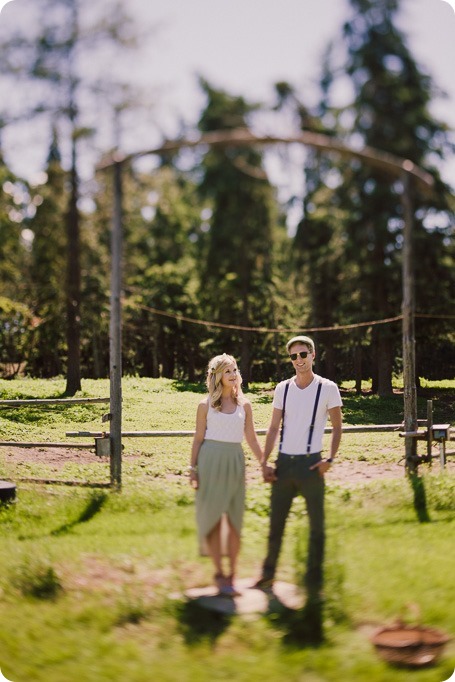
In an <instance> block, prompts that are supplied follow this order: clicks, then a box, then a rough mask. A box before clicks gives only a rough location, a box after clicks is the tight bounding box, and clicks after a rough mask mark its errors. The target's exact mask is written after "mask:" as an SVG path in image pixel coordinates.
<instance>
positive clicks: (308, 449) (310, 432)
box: [279, 379, 322, 454]
mask: <svg viewBox="0 0 455 682" xmlns="http://www.w3.org/2000/svg"><path fill="white" fill-rule="evenodd" d="M290 383H291V379H288V380H287V381H286V386H285V387H284V396H283V414H282V415H281V434H280V447H279V452H281V446H282V445H283V436H284V412H285V409H286V398H287V396H288V391H289V384H290ZM321 388H322V382H321V381H319V382H318V388H317V391H316V398H315V399H314V408H313V416H312V417H311V424H310V430H309V433H308V443H307V446H306V451H307V454H309V453H310V450H311V441H312V440H313V431H314V423H315V421H316V412H317V409H318V405H319V397H320V395H321Z"/></svg>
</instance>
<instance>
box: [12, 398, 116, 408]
mask: <svg viewBox="0 0 455 682" xmlns="http://www.w3.org/2000/svg"><path fill="white" fill-rule="evenodd" d="M109 400H110V398H30V399H27V400H0V407H24V406H26V405H30V406H35V407H40V406H41V405H82V404H84V403H108V402H109Z"/></svg>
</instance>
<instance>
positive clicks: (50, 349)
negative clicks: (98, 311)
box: [27, 130, 67, 377]
mask: <svg viewBox="0 0 455 682" xmlns="http://www.w3.org/2000/svg"><path fill="white" fill-rule="evenodd" d="M45 177H46V182H45V184H43V185H41V186H38V187H37V188H36V191H37V194H36V203H37V209H36V214H35V216H34V218H33V219H32V220H31V221H30V229H31V230H32V232H33V241H32V243H31V249H30V273H29V275H30V284H29V291H28V296H27V299H28V300H29V301H30V305H31V306H32V308H33V311H34V315H35V316H36V318H37V319H38V320H39V325H38V327H37V329H36V333H35V343H34V346H33V351H32V353H31V355H30V358H29V362H28V366H27V372H28V373H29V374H32V375H33V376H39V377H53V376H56V375H59V374H63V370H64V366H65V365H64V361H63V358H64V357H65V355H66V352H65V351H66V349H65V333H64V325H62V321H63V320H64V319H65V314H66V311H65V298H66V297H65V287H64V285H63V283H64V281H65V253H66V251H67V248H66V231H65V224H64V220H63V216H64V211H65V206H66V204H67V190H66V178H67V173H66V172H65V171H64V170H63V168H62V166H61V156H60V150H59V145H58V139H57V132H56V130H54V131H53V137H52V142H51V146H50V149H49V155H48V159H47V167H46V173H45Z"/></svg>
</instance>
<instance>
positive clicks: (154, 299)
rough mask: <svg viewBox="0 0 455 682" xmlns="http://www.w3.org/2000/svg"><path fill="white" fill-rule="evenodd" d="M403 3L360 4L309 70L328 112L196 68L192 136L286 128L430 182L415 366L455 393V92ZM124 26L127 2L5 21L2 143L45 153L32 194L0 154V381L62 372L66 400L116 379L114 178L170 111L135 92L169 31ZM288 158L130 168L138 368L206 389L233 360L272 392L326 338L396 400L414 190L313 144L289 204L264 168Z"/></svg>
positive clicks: (131, 349)
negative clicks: (292, 359)
mask: <svg viewBox="0 0 455 682" xmlns="http://www.w3.org/2000/svg"><path fill="white" fill-rule="evenodd" d="M402 5H403V2H402V0H375V1H374V2H372V1H371V0H349V2H348V3H347V5H346V17H345V19H344V20H343V21H342V22H341V24H340V27H339V31H338V34H336V35H334V36H333V40H331V41H328V42H327V47H326V49H325V51H324V53H323V54H322V55H321V58H320V60H319V61H318V62H317V63H315V67H314V74H313V81H314V83H315V84H317V93H318V96H317V98H314V97H313V98H312V101H309V98H308V97H307V94H306V93H305V92H303V93H302V92H301V91H300V89H299V88H298V87H297V86H296V85H295V83H293V82H291V81H288V80H286V79H282V80H280V81H279V82H276V83H274V84H273V83H271V91H272V93H273V94H272V96H271V98H270V100H269V101H255V100H254V99H251V100H250V99H249V98H247V97H245V96H244V95H243V94H239V93H238V92H231V91H228V90H226V89H223V88H220V87H219V86H218V85H216V84H215V83H213V82H212V81H211V80H209V79H208V78H207V77H206V76H205V75H204V73H201V74H199V88H200V94H201V101H202V106H201V110H200V112H199V116H198V120H191V121H188V120H185V121H182V123H181V126H180V130H179V131H178V135H177V136H179V137H193V138H194V137H195V136H196V135H198V134H201V133H205V132H211V131H216V130H231V129H236V128H245V127H246V128H249V129H251V130H253V131H254V130H255V129H258V127H259V128H260V127H261V126H262V127H263V126H264V125H265V123H264V122H265V121H267V125H268V126H272V128H271V129H275V128H274V126H275V123H274V122H276V128H277V129H280V126H281V129H282V127H283V125H285V126H287V130H288V133H289V135H291V134H296V133H298V132H299V131H312V132H317V133H322V134H324V135H327V136H329V137H332V138H335V139H337V140H339V141H341V142H343V143H345V144H347V145H350V146H353V147H355V148H357V149H359V148H362V147H363V146H365V145H369V146H371V147H374V148H376V149H379V150H381V151H385V152H389V153H393V154H395V155H397V156H399V157H402V158H406V159H410V160H412V161H413V162H414V163H416V164H418V165H419V166H421V167H423V168H425V169H426V170H427V171H429V172H430V173H431V175H432V176H433V178H434V182H435V185H434V191H433V192H432V194H431V195H423V194H422V193H420V192H417V191H415V192H414V193H413V203H414V225H413V236H414V262H415V269H416V291H415V295H416V311H415V313H416V318H415V319H416V366H417V374H418V377H425V378H427V379H442V378H451V377H453V376H454V375H455V344H454V341H455V331H454V319H455V316H454V315H453V299H454V296H453V294H454V291H455V268H454V239H453V236H454V221H453V216H454V207H455V203H454V197H453V192H452V188H451V187H450V185H449V184H448V183H447V181H445V180H444V179H443V176H442V175H441V167H442V164H443V162H444V161H446V160H448V159H450V158H453V152H454V136H453V131H452V130H451V128H450V126H449V124H448V123H447V121H444V120H439V119H438V118H437V117H436V116H435V115H434V114H433V113H432V105H433V103H434V101H435V100H437V99H438V98H441V97H442V96H443V93H442V92H441V91H440V89H439V87H438V84H437V83H436V82H435V81H434V79H433V78H432V77H431V76H430V74H429V73H428V72H427V70H426V69H425V68H423V67H422V66H420V65H419V63H418V62H417V60H416V59H415V58H414V56H413V54H412V53H411V51H410V48H409V47H408V41H407V38H406V35H405V33H404V32H403V31H402V30H401V29H400V28H399V27H398V21H397V17H398V16H399V11H400V8H401V6H402ZM107 7H108V9H109V11H108V12H107V11H106V8H107ZM9 8H11V13H10V14H9V15H8V16H9V19H8V22H5V21H4V13H5V12H6V11H7V10H8V11H9ZM13 10H14V12H15V14H13ZM128 12H129V8H128V6H127V3H125V2H123V3H122V2H109V3H106V2H102V3H95V4H94V3H89V2H87V0H35V1H34V2H31V0H15V2H14V3H9V5H7V7H6V8H5V10H3V12H2V21H1V23H0V86H1V89H2V92H9V93H11V96H9V97H4V98H3V99H2V102H1V104H0V130H1V132H2V138H0V143H1V140H3V139H5V140H8V139H9V138H8V135H10V134H14V131H16V133H15V134H16V135H17V134H19V135H21V131H22V132H23V131H24V130H25V128H24V126H25V127H26V129H27V130H30V129H31V128H32V129H33V130H37V131H41V133H40V134H43V133H42V131H43V130H44V131H45V133H44V134H45V135H46V136H47V138H48V145H47V146H48V152H47V157H46V162H45V164H44V167H43V172H42V173H41V174H40V176H39V177H38V178H37V179H36V180H33V181H32V180H30V179H28V178H26V177H21V176H19V175H17V174H16V173H15V172H13V170H12V167H13V166H14V164H13V163H11V162H10V160H9V156H14V151H13V152H11V151H10V152H9V156H8V155H7V154H5V153H3V152H2V147H1V145H0V188H1V189H0V287H1V289H0V368H1V371H2V375H3V376H4V377H14V376H16V375H18V374H24V373H25V374H27V375H30V376H34V377H53V376H59V375H66V377H67V385H66V393H67V394H68V395H72V394H74V393H75V392H76V391H77V390H79V389H80V386H81V378H83V377H93V378H99V377H105V376H108V374H109V297H110V292H109V288H110V275H109V270H110V231H111V223H112V210H113V196H112V175H111V172H110V171H106V170H101V169H100V167H101V165H102V161H103V159H104V158H106V156H107V155H108V154H109V153H110V152H111V151H112V150H113V149H114V148H117V149H120V150H122V149H123V148H124V144H123V140H124V139H125V131H126V130H132V129H134V130H136V129H137V130H139V131H141V130H144V123H147V122H150V120H151V119H152V120H153V111H154V104H155V103H156V101H157V100H159V97H160V94H159V91H155V90H154V89H153V88H151V87H144V85H143V84H142V85H141V84H140V83H139V82H138V81H137V80H136V79H135V77H134V75H135V71H137V64H138V63H140V60H141V54H142V55H144V52H141V50H143V49H144V46H145V45H147V44H150V41H153V40H154V39H156V36H157V35H159V32H160V30H161V29H160V26H159V25H153V26H148V25H147V24H146V22H142V23H141V22H138V21H137V20H136V21H135V20H134V19H133V16H129V15H128ZM302 30H303V29H302ZM253 45H254V37H253V36H252V46H253ZM272 86H273V87H272ZM340 87H342V88H343V89H344V92H349V97H345V98H344V101H343V103H342V104H340V102H339V98H337V92H339V90H340ZM283 122H285V123H283ZM145 129H146V128H145ZM142 143H143V144H145V145H148V143H149V141H148V138H147V136H146V134H142ZM151 146H153V145H151ZM19 148H20V145H19ZM136 149H137V148H136ZM271 156H272V157H273V158H272V162H271V161H270V159H271ZM293 158H295V156H294V157H293V155H292V151H290V149H289V147H288V146H286V145H283V146H282V147H281V148H278V149H277V148H275V149H274V150H267V149H266V148H264V147H259V146H257V147H251V148H237V149H233V148H231V149H225V150H220V149H207V148H200V149H196V150H192V151H188V150H186V151H184V152H180V153H178V154H172V155H171V154H169V155H161V156H160V157H159V158H155V159H154V160H153V162H152V163H151V164H150V162H149V164H148V165H147V163H144V160H141V161H138V162H136V163H132V164H129V165H128V166H125V167H124V168H125V172H124V188H123V199H124V254H123V292H124V294H123V371H124V373H125V374H131V375H137V376H150V377H159V376H163V377H168V378H177V379H185V380H189V381H196V380H199V379H200V378H201V377H202V376H203V373H204V370H205V367H206V363H207V359H208V358H209V357H210V356H212V355H214V354H216V353H218V352H222V351H226V352H229V353H232V354H233V355H235V356H236V357H237V358H238V359H239V363H240V367H241V371H242V375H243V377H244V381H245V383H248V382H249V381H253V380H254V381H270V380H273V381H276V380H278V379H281V378H283V376H284V375H285V372H286V364H285V363H286V360H285V359H284V357H283V346H284V342H285V340H286V338H287V337H288V336H289V334H292V333H294V332H297V331H302V332H308V333H310V334H311V335H312V336H314V338H315V340H316V344H317V347H318V349H319V354H318V369H317V371H318V372H319V373H321V374H324V375H325V376H328V377H330V378H333V379H335V380H337V381H342V380H343V379H355V386H356V389H357V391H360V390H361V386H362V379H371V380H372V390H373V392H375V393H379V394H380V395H388V394H390V393H391V392H392V379H393V377H394V376H395V375H399V374H400V372H401V363H402V352H401V350H402V349H401V324H400V314H401V292H402V282H401V257H402V246H403V237H402V232H403V206H402V199H401V193H402V186H401V183H400V182H398V181H392V180H391V178H390V177H388V176H387V175H386V174H384V173H382V172H379V171H376V170H372V169H371V168H368V167H366V166H364V165H362V164H361V163H360V162H358V161H356V160H346V159H343V160H341V159H339V158H336V157H332V156H330V157H329V156H327V155H324V154H320V153H317V152H315V151H312V150H306V152H305V154H304V155H303V156H302V157H301V164H302V168H301V169H300V172H301V175H302V176H303V178H304V182H303V183H302V187H301V190H299V189H296V190H294V189H293V191H292V192H290V193H288V196H286V197H285V198H283V195H282V193H281V192H280V191H279V188H278V186H277V184H276V183H274V181H272V180H271V176H272V174H271V173H270V170H269V169H270V165H271V163H272V164H275V165H276V166H280V165H281V169H282V173H284V174H286V173H289V172H290V171H289V169H290V168H293V163H294V165H295V162H293V161H292V159H293ZM294 170H295V169H294ZM296 210H297V214H298V215H299V219H298V221H297V224H296V225H294V226H293V229H290V216H292V215H296ZM182 318H185V319H182Z"/></svg>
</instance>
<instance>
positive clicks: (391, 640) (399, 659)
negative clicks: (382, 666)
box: [371, 625, 450, 667]
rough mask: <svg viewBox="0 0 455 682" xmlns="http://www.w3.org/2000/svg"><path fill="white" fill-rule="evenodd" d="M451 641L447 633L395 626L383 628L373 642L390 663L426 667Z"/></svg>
mask: <svg viewBox="0 0 455 682" xmlns="http://www.w3.org/2000/svg"><path fill="white" fill-rule="evenodd" d="M449 640H450V637H449V636H448V635H446V633H444V632H441V631H440V630H436V629H435V628H429V627H424V626H420V625H414V626H412V625H394V626H391V627H385V628H381V629H380V630H379V631H378V632H376V633H375V634H374V635H373V637H372V638H371V641H372V642H373V644H374V646H375V648H376V651H377V652H378V654H379V655H380V656H381V658H383V659H384V660H385V661H387V662H388V663H395V664H397V665H407V666H415V667H418V666H424V665H430V664H431V663H434V662H435V661H436V660H437V659H438V658H439V656H440V655H441V654H442V651H443V649H444V647H445V645H446V644H447V642H448V641H449Z"/></svg>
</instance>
